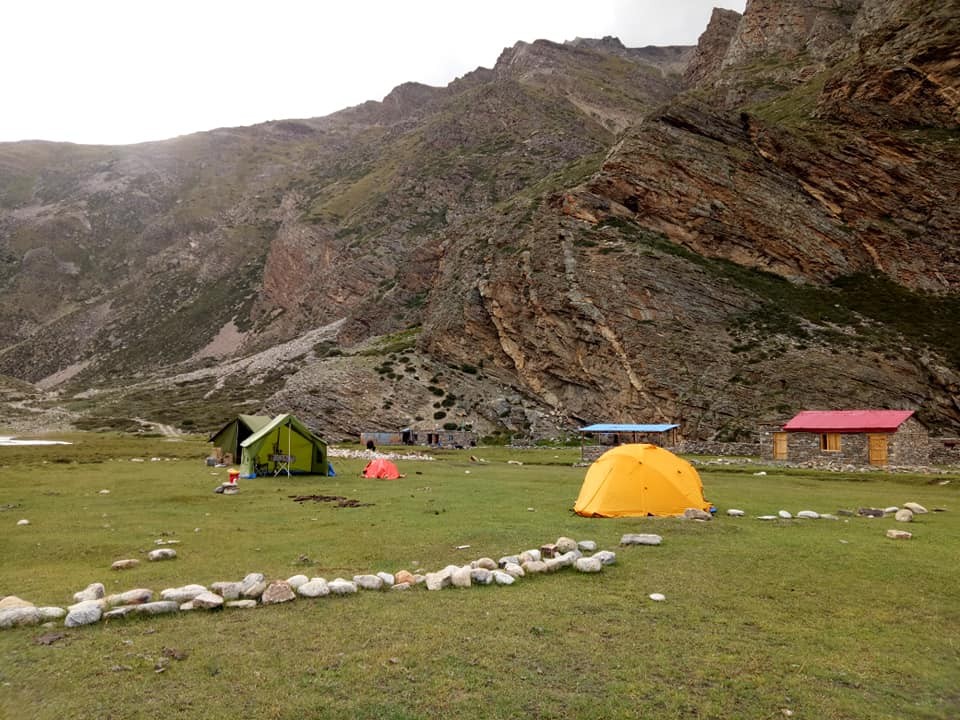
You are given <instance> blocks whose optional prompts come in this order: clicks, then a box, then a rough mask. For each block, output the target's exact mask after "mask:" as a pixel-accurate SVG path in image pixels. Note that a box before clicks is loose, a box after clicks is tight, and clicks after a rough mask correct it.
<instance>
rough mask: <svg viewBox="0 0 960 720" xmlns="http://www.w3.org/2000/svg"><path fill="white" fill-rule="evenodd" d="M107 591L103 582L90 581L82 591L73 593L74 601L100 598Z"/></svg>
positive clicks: (79, 601)
mask: <svg viewBox="0 0 960 720" xmlns="http://www.w3.org/2000/svg"><path fill="white" fill-rule="evenodd" d="M105 593H106V590H105V589H104V587H103V583H90V584H89V585H87V586H86V587H85V588H84V589H83V590H81V591H80V592H76V593H74V594H73V601H74V602H78V603H81V602H84V601H86V600H99V599H100V598H102V597H103V596H104V594H105Z"/></svg>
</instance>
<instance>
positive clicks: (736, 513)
mask: <svg viewBox="0 0 960 720" xmlns="http://www.w3.org/2000/svg"><path fill="white" fill-rule="evenodd" d="M727 515H729V516H730V517H743V516H744V515H746V513H745V512H744V511H743V510H740V509H739V508H729V509H728V510H727Z"/></svg>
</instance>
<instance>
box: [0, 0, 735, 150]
mask: <svg viewBox="0 0 960 720" xmlns="http://www.w3.org/2000/svg"><path fill="white" fill-rule="evenodd" d="M744 2H745V0H738V1H732V2H722V1H721V2H717V1H716V0H674V1H673V2H671V3H669V4H666V3H660V2H654V1H653V0H632V1H631V0H597V1H596V2H593V3H584V2H583V1H582V0H579V1H578V2H572V1H571V0H550V1H547V0H529V1H527V2H517V1H516V0H513V1H511V2H507V1H506V0H488V2H484V3H469V4H468V3H463V4H461V3H457V2H452V1H449V0H448V1H447V2H441V1H440V0H422V1H420V2H409V3H399V2H395V1H394V2H390V1H387V0H384V1H374V0H367V1H366V2H364V1H363V0H355V2H353V3H333V2H330V3H327V2H320V1H318V0H317V1H312V2H311V1H308V0H302V1H298V0H273V1H272V2H269V3H267V2H250V1H249V0H233V1H229V2H228V1H227V0H189V1H188V0H165V1H164V2H157V1H156V0H137V1H130V0H125V1H117V0H87V1H86V2H76V1H75V0H31V2H9V3H4V4H3V6H2V7H0V27H3V28H4V36H5V37H4V40H3V42H2V43H0V66H2V67H3V68H4V84H3V88H2V96H3V112H2V113H0V141H9V140H21V139H28V138H39V139H49V140H68V141H72V142H83V143H127V142H139V141H144V140H154V139H162V138H166V137H171V136H174V135H179V134H184V133H189V132H195V131H200V130H208V129H212V128H215V127H223V126H233V125H248V124H253V123H257V122H262V121H265V120H275V119H281V118H295V117H316V116H320V115H326V114H328V113H330V112H334V111H336V110H339V109H341V108H344V107H347V106H350V105H355V104H358V103H361V102H363V101H365V100H379V99H381V98H382V97H383V96H384V95H386V94H387V93H388V92H389V91H390V90H391V89H392V88H393V87H395V86H396V85H398V84H400V83H402V82H406V81H417V82H424V83H427V84H431V85H445V84H446V83H448V82H450V81H451V80H452V79H454V78H455V77H457V76H459V75H462V74H464V73H466V72H469V71H470V70H473V69H474V68H476V67H478V66H485V67H491V66H492V65H493V64H494V63H495V62H496V59H497V57H498V56H499V54H500V52H501V51H502V49H503V48H504V47H509V46H512V45H513V44H514V43H515V42H517V41H519V40H523V41H527V42H530V41H533V40H535V39H538V38H546V39H550V40H555V41H558V42H559V41H563V40H569V39H572V38H574V37H577V36H580V37H602V36H604V35H616V36H618V37H620V39H621V40H622V41H623V42H624V44H626V45H628V46H640V45H668V44H693V43H695V42H696V40H697V37H698V36H699V35H700V33H701V32H702V31H703V29H704V28H705V27H706V24H707V20H708V19H709V17H710V12H711V8H712V7H713V6H714V5H721V6H724V7H732V8H734V9H736V10H739V11H742V10H743V5H744Z"/></svg>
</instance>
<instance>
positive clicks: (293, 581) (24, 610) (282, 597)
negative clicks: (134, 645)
mask: <svg viewBox="0 0 960 720" xmlns="http://www.w3.org/2000/svg"><path fill="white" fill-rule="evenodd" d="M624 537H625V538H627V537H630V538H632V539H633V540H632V541H631V542H629V543H626V544H648V545H649V544H658V543H659V536H657V535H632V536H624ZM638 538H641V540H638ZM654 538H656V539H657V541H656V542H654V541H653V539H654ZM596 548H597V544H596V543H595V542H593V541H592V540H582V541H580V542H577V541H576V540H573V539H572V538H568V537H560V538H557V540H556V541H555V542H552V543H546V544H544V545H542V546H540V547H539V548H533V549H529V550H524V551H523V552H521V553H518V554H516V555H505V556H504V557H501V558H500V559H499V560H494V559H493V558H489V557H481V558H478V559H476V560H472V561H470V562H469V563H466V564H464V565H447V566H446V567H445V568H443V569H442V570H438V571H435V572H426V573H411V572H410V571H408V570H399V571H398V572H396V573H389V572H382V571H381V572H377V573H375V574H363V575H354V576H353V577H352V578H351V579H349V580H347V579H344V578H339V577H338V578H334V579H333V580H330V581H327V580H326V579H324V578H320V577H314V578H308V577H307V576H306V575H294V576H292V577H289V578H287V579H286V580H273V581H268V580H267V578H266V577H265V576H264V575H263V574H262V573H250V574H248V575H247V576H246V577H244V578H243V579H242V580H236V581H229V580H228V581H219V582H215V583H212V584H211V585H210V586H209V587H207V586H205V585H198V584H189V585H183V586H181V587H171V588H166V589H164V590H161V591H160V593H159V595H158V596H157V597H155V596H154V592H153V591H152V590H150V589H147V588H136V589H133V590H128V591H127V592H124V593H117V594H112V595H107V593H106V589H105V587H104V585H103V583H91V584H90V585H88V586H87V587H86V588H84V589H83V590H80V591H78V592H76V593H74V595H73V601H74V602H73V604H72V605H70V606H68V607H67V608H60V607H35V606H34V605H33V603H31V602H28V601H26V600H22V599H20V598H18V597H15V596H13V595H11V596H9V597H5V598H2V599H0V628H10V627H16V626H21V625H38V624H40V623H49V622H52V621H56V620H59V619H61V618H63V619H64V623H63V624H64V625H65V626H66V627H79V626H81V625H91V624H93V623H96V622H99V621H101V620H106V621H110V620H118V619H121V618H126V617H129V616H134V615H160V614H165V613H177V612H188V611H195V612H200V611H214V610H221V609H223V608H255V607H257V606H258V605H274V604H279V603H286V602H291V601H293V600H295V599H297V597H301V598H319V597H325V596H330V595H351V594H354V593H357V592H360V591H365V592H377V591H386V590H390V591H394V590H396V591H405V590H410V589H411V588H415V587H418V586H423V587H425V588H426V589H427V590H441V589H444V588H450V587H455V588H469V587H473V586H474V585H513V584H514V583H516V582H517V581H518V580H520V579H521V578H524V577H527V576H528V575H537V574H540V573H549V572H556V571H558V570H562V569H563V568H568V567H572V568H574V569H575V570H577V571H579V572H582V573H598V572H601V571H602V570H603V568H604V567H605V566H607V565H612V564H614V563H615V562H616V560H617V556H616V554H615V553H613V552H611V551H609V550H599V551H598V550H597V549H596ZM164 550H165V551H167V552H170V553H172V552H174V551H173V550H171V549H169V548H164ZM153 552H161V551H159V550H155V551H153ZM587 553H591V554H589V555H588V554H587Z"/></svg>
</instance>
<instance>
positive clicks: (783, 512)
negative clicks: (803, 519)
mask: <svg viewBox="0 0 960 720" xmlns="http://www.w3.org/2000/svg"><path fill="white" fill-rule="evenodd" d="M777 517H780V518H783V519H784V520H789V519H790V518H792V517H793V515H791V514H790V513H789V512H787V511H786V510H780V511H778V512H777Z"/></svg>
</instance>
